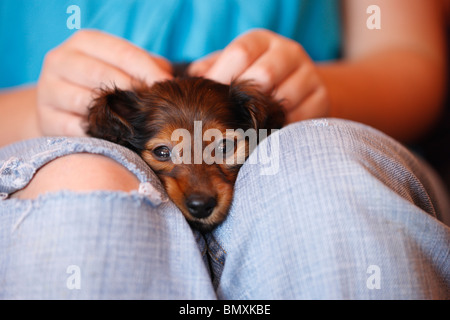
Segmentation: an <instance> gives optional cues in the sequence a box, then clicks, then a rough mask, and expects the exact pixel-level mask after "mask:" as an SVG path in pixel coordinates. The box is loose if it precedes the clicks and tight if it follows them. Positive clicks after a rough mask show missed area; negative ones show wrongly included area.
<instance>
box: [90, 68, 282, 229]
mask: <svg viewBox="0 0 450 320" xmlns="http://www.w3.org/2000/svg"><path fill="white" fill-rule="evenodd" d="M196 121H197V122H196ZM199 121H200V122H199ZM284 121H285V117H284V113H283V111H282V108H281V105H280V104H279V103H278V102H277V101H275V100H274V99H273V98H272V96H271V95H268V94H264V93H262V92H260V91H258V90H257V89H256V87H255V86H253V85H251V84H250V83H249V82H233V83H232V84H231V85H225V84H220V83H217V82H214V81H212V80H207V79H204V78H191V77H184V78H183V77H181V78H174V79H173V80H169V81H164V82H158V83H155V84H154V85H153V86H151V87H148V86H145V85H139V86H138V87H137V88H136V89H134V90H132V91H124V90H120V89H118V88H111V89H103V90H101V92H100V94H99V96H98V98H97V99H95V100H94V102H93V104H92V106H91V107H90V112H89V116H88V121H87V133H88V134H89V135H91V136H93V137H97V138H101V139H105V140H109V141H112V142H115V143H117V144H120V145H122V146H125V147H128V148H130V149H131V150H133V151H135V152H137V153H138V154H139V155H140V156H141V157H142V158H143V159H144V160H145V161H146V162H147V164H148V165H149V166H150V167H151V168H152V169H153V170H154V172H155V173H156V174H157V176H158V177H159V178H160V180H161V181H162V183H163V185H164V187H165V190H166V191H167V194H168V195H169V197H170V198H171V200H172V201H173V202H174V203H175V204H176V205H177V207H178V208H179V209H180V210H181V212H182V213H183V215H184V216H185V217H186V219H187V221H188V222H189V223H190V224H191V225H192V226H193V227H195V228H197V229H199V230H200V231H202V232H208V231H211V230H212V229H213V228H214V227H216V226H217V225H218V224H220V223H221V222H222V221H223V220H224V219H225V218H226V216H227V213H228V211H229V209H230V205H231V202H232V199H233V190H234V183H235V181H236V178H237V175H238V171H239V169H240V167H241V166H242V162H239V161H236V159H238V158H239V157H241V158H244V160H245V159H246V158H247V157H248V156H249V153H250V152H251V150H250V148H249V146H248V145H249V143H248V141H247V140H248V139H247V138H243V137H240V136H239V135H234V136H230V134H229V132H230V130H231V131H233V130H234V131H235V130H237V129H241V130H242V131H244V132H246V131H247V130H249V129H253V130H254V132H256V134H258V133H259V132H260V131H259V129H279V128H281V127H282V125H283V124H284ZM199 123H200V124H201V132H200V135H199V134H198V132H196V131H198V124H199ZM196 125H197V127H196ZM180 129H181V130H180ZM210 129H214V130H215V131H211V130H210ZM208 130H209V132H215V133H218V132H220V133H221V136H220V137H219V138H218V137H217V134H216V135H214V138H211V137H210V139H206V140H209V141H204V140H205V136H204V134H205V133H206V132H208ZM227 130H228V131H227ZM242 131H241V132H242ZM180 132H181V133H190V136H189V137H188V138H186V135H180V134H175V135H174V133H180ZM268 134H270V130H268ZM196 136H197V137H200V140H201V141H200V142H199V141H198V139H197V140H195V137H196ZM211 145H212V146H213V147H212V148H211ZM180 146H181V148H180ZM192 146H194V148H198V146H200V148H201V150H200V151H201V155H202V154H205V151H206V149H207V148H209V149H208V150H209V151H208V152H206V153H207V154H210V155H211V156H212V157H213V158H214V159H215V160H216V161H213V162H211V161H207V160H205V158H203V157H201V159H200V162H199V161H198V159H194V157H196V156H198V155H195V152H192V153H191V152H188V151H189V150H190V149H189V148H191V147H192ZM177 159H178V161H177ZM180 159H182V160H183V161H179V160H180ZM218 159H219V160H224V161H217V160H218ZM230 159H232V161H229V160H230ZM195 160H197V161H195Z"/></svg>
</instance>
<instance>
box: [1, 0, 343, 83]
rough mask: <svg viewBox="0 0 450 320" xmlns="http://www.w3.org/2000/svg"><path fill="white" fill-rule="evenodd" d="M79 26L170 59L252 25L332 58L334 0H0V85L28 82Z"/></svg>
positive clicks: (337, 40) (197, 53)
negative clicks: (72, 24) (74, 9)
mask: <svg viewBox="0 0 450 320" xmlns="http://www.w3.org/2000/svg"><path fill="white" fill-rule="evenodd" d="M71 5H77V6H78V7H79V8H80V13H81V15H80V17H81V28H82V29H91V28H94V29H99V30H103V31H106V32H108V33H111V34H114V35H117V36H120V37H123V38H126V39H128V40H129V41H131V42H133V43H134V44H136V45H138V46H140V47H143V48H145V49H146V50H148V51H149V52H153V53H156V54H159V55H162V56H164V57H166V58H168V59H169V60H171V61H173V62H181V61H183V62H186V61H192V60H194V59H197V58H199V57H202V56H204V55H206V54H208V53H210V52H213V51H215V50H219V49H223V48H224V47H225V46H226V45H227V44H229V43H230V42H231V41H232V40H233V39H234V38H235V37H237V36H238V35H240V34H242V33H243V32H245V31H248V30H249V29H252V28H266V29H270V30H272V31H275V32H277V33H279V34H281V35H283V36H285V37H288V38H291V39H294V40H296V41H298V42H299V43H300V44H302V45H303V47H304V48H305V49H306V51H307V52H308V54H309V55H310V56H311V57H312V59H313V60H315V61H326V60H332V59H336V58H338V57H339V54H340V46H341V26H340V25H341V23H340V9H339V8H340V3H339V0H69V1H66V0H1V1H0V50H1V51H0V88H6V87H12V86H17V85H21V84H26V83H33V82H36V81H37V79H38V77H39V73H40V70H41V67H42V62H43V59H44V57H45V54H46V53H47V52H48V51H49V50H51V49H52V48H54V47H56V46H58V45H59V44H61V43H62V42H63V41H64V40H65V39H67V38H68V37H70V36H71V35H72V34H74V33H75V32H76V31H77V30H76V29H69V28H68V27H67V20H68V19H69V18H70V16H71V14H72V13H67V8H68V7H69V6H71Z"/></svg>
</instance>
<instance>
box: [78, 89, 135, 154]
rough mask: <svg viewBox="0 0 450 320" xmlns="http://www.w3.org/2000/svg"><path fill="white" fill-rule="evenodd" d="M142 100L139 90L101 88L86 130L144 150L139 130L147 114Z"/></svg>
mask: <svg viewBox="0 0 450 320" xmlns="http://www.w3.org/2000/svg"><path fill="white" fill-rule="evenodd" d="M140 110H142V104H141V101H140V99H139V97H138V95H137V94H136V92H135V91H125V90H121V89H118V88H116V87H115V88H110V89H101V90H100V91H99V94H98V96H97V98H96V99H94V101H93V103H92V105H91V106H90V107H89V113H88V117H87V126H86V133H87V134H88V135H90V136H92V137H95V138H100V139H104V140H108V141H111V142H114V143H117V144H120V145H122V146H125V147H128V148H130V149H132V150H134V151H137V152H139V151H141V150H140V149H142V146H141V143H140V141H139V134H138V132H136V130H137V128H139V127H140V125H141V124H140V122H142V121H143V120H144V119H140V118H143V115H142V112H140Z"/></svg>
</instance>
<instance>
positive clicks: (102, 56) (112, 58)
mask: <svg viewBox="0 0 450 320" xmlns="http://www.w3.org/2000/svg"><path fill="white" fill-rule="evenodd" d="M66 45H67V46H68V47H71V48H73V49H75V50H78V51H82V52H83V53H85V54H86V55H89V56H92V57H94V58H97V59H98V60H102V61H104V62H106V63H108V64H110V65H113V66H114V67H116V68H118V69H121V70H122V71H123V72H124V73H127V74H129V75H132V76H133V77H135V78H137V79H139V80H143V81H145V82H147V83H149V84H151V83H152V82H154V81H160V80H163V79H170V78H171V77H172V76H171V66H170V63H169V62H168V61H167V60H165V59H164V58H162V57H156V56H152V55H150V54H149V53H148V52H146V51H145V50H143V49H141V48H139V47H137V46H135V45H133V44H132V43H130V42H128V41H127V40H125V39H122V38H118V37H116V36H113V35H109V34H106V33H104V32H101V31H94V30H83V31H79V32H77V33H76V34H75V35H74V36H72V37H71V38H70V39H69V40H68V41H67V44H66Z"/></svg>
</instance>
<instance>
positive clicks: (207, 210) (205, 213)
mask: <svg viewBox="0 0 450 320" xmlns="http://www.w3.org/2000/svg"><path fill="white" fill-rule="evenodd" d="M216 204H217V201H216V199H215V198H213V197H210V196H208V195H204V194H192V195H190V196H189V197H188V198H187V199H186V207H187V208H188V210H189V213H190V214H192V216H193V217H195V218H199V219H203V218H207V217H209V216H210V215H211V213H212V211H213V209H214V207H215V206H216Z"/></svg>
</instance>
